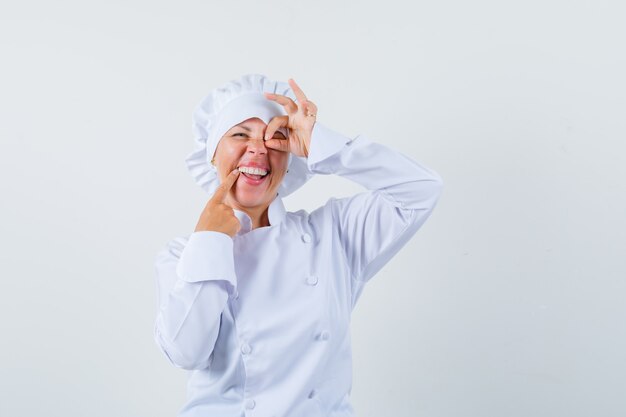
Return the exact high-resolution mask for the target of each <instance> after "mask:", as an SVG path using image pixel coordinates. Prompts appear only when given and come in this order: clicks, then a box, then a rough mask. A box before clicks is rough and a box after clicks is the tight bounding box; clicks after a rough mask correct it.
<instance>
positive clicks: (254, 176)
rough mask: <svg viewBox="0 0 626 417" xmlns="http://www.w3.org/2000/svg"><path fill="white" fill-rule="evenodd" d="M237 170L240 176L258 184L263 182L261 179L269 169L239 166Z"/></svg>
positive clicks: (253, 183)
mask: <svg viewBox="0 0 626 417" xmlns="http://www.w3.org/2000/svg"><path fill="white" fill-rule="evenodd" d="M238 169H239V172H240V173H241V174H242V176H243V177H244V178H245V179H246V180H248V181H246V182H248V183H249V184H252V185H258V184H260V183H262V182H263V180H264V179H265V178H266V177H267V176H268V175H269V173H270V171H269V170H264V169H262V168H252V167H239V168H238Z"/></svg>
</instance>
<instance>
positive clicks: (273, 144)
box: [265, 139, 289, 152]
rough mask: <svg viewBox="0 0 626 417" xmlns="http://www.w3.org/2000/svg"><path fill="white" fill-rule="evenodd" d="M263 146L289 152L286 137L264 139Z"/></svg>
mask: <svg viewBox="0 0 626 417" xmlns="http://www.w3.org/2000/svg"><path fill="white" fill-rule="evenodd" d="M265 147H266V148H270V149H276V150H277V151H281V152H289V140H288V139H268V140H266V141H265Z"/></svg>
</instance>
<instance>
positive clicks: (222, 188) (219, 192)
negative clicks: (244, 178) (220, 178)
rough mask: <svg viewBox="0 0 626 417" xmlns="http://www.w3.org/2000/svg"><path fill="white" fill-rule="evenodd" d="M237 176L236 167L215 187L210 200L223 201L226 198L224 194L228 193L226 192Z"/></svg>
mask: <svg viewBox="0 0 626 417" xmlns="http://www.w3.org/2000/svg"><path fill="white" fill-rule="evenodd" d="M238 176H239V170H238V169H234V170H233V171H231V172H230V174H228V175H227V176H226V178H225V179H224V182H222V183H221V184H220V185H219V186H218V187H217V189H216V190H215V193H214V194H213V198H212V199H211V201H217V202H220V203H223V202H224V200H225V199H226V196H227V195H228V192H229V191H230V189H231V188H232V187H233V184H234V183H235V181H236V180H237V177H238Z"/></svg>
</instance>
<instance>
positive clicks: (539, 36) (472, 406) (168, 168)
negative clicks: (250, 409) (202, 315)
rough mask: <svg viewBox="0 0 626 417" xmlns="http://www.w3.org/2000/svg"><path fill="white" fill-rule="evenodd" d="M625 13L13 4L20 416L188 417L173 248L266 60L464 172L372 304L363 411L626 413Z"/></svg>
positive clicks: (354, 129)
mask: <svg viewBox="0 0 626 417" xmlns="http://www.w3.org/2000/svg"><path fill="white" fill-rule="evenodd" d="M623 4H624V3H623V2H620V1H612V2H610V1H603V0H594V1H590V0H589V1H566V0H560V1H558V0H541V1H538V0H529V1H524V2H522V1H518V2H502V1H495V0H493V1H487V0H477V1H473V2H468V1H460V0H450V1H442V2H432V1H431V2H425V1H420V2H409V1H397V0H391V1H385V2H374V1H349V2H345V1H344V2H341V1H319V0H318V1H296V0H283V1H271V2H253V1H249V2H243V1H231V2H219V3H218V2H210V1H204V2H200V1H195V2H158V1H150V2H148V1H139V0H125V1H111V0H109V1H91V2H85V1H55V2H49V1H43V0H34V1H22V2H15V1H14V2H8V1H7V2H3V3H2V4H1V5H0V47H1V49H0V56H1V65H0V74H1V75H2V76H1V77H0V138H1V148H0V170H1V171H0V173H1V176H0V187H1V188H0V190H1V196H2V204H1V208H0V210H1V212H0V215H1V216H0V219H1V223H0V227H1V229H0V236H1V237H0V239H1V242H0V243H1V251H0V261H1V266H2V279H1V281H0V334H1V339H0V340H1V341H0V366H1V368H0V415H2V416H43V415H46V416H64V417H70V416H77V417H78V416H80V417H82V416H90V417H100V416H102V417H111V416H116V417H126V416H129V417H144V416H146V417H148V416H150V417H167V416H170V417H171V416H175V414H176V412H177V410H178V409H179V408H180V407H181V406H182V404H183V401H184V397H185V389H186V387H185V380H186V375H185V371H181V370H178V369H175V368H173V367H172V366H171V365H169V364H168V363H167V361H166V359H165V358H164V357H162V356H161V353H160V352H159V351H158V348H157V347H156V345H155V344H154V342H153V339H152V326H153V321H154V317H155V292H154V271H153V261H154V256H155V255H156V252H157V251H158V250H159V249H160V248H161V247H163V245H164V244H165V243H166V242H167V241H168V240H169V239H171V238H173V237H175V236H180V235H185V234H188V233H190V232H191V231H192V230H193V227H194V226H195V224H196V221H197V218H198V216H199V214H200V211H201V210H202V208H203V207H204V204H205V199H206V196H205V195H204V194H203V192H202V191H201V190H200V188H199V187H197V186H196V185H195V184H194V183H193V181H192V179H191V177H190V176H189V175H188V174H187V172H186V169H185V166H184V162H183V160H184V157H185V156H186V155H187V153H188V152H190V151H191V149H192V146H193V143H192V137H191V129H190V126H191V111H192V109H193V107H194V106H195V105H196V104H197V103H198V101H199V100H200V99H201V98H202V97H203V96H204V95H205V94H206V93H207V92H208V91H209V90H210V89H212V88H213V87H215V86H217V85H219V84H221V83H223V82H225V81H228V80H230V79H233V78H236V77H238V76H240V75H242V74H245V73H249V72H260V73H265V74H266V75H268V76H269V77H271V78H275V79H282V80H286V79H287V78H288V77H294V78H295V80H296V81H297V82H299V84H300V85H301V86H302V88H303V89H304V91H305V92H306V93H307V95H308V96H309V98H311V99H312V100H313V101H315V102H316V103H317V105H318V107H319V113H318V120H319V121H320V122H323V123H324V124H326V125H327V126H329V127H331V128H333V129H335V130H337V131H340V132H342V133H345V134H347V135H349V136H354V135H356V134H364V135H366V136H368V137H369V138H370V139H372V140H376V141H378V142H381V143H384V144H387V145H388V146H391V147H393V148H395V149H398V150H400V151H402V152H404V153H406V154H407V155H409V156H411V157H412V158H414V159H416V160H417V161H419V162H421V163H423V164H425V165H426V166H428V167H430V168H433V169H434V170H435V171H437V172H438V173H440V174H441V176H442V177H443V179H444V183H445V184H444V192H443V195H442V197H441V200H440V201H439V204H438V206H437V208H436V209H435V211H434V212H433V215H432V216H431V217H430V219H429V220H428V221H427V222H426V224H425V225H424V226H423V227H422V229H421V230H420V231H419V232H418V234H417V235H416V237H415V238H414V239H413V240H412V241H411V242H410V243H409V244H408V245H407V246H406V247H405V248H404V249H403V250H402V251H401V252H400V253H399V254H398V255H397V256H396V257H395V258H394V259H393V260H392V261H391V263H389V264H388V265H387V266H386V267H385V268H384V269H383V270H382V271H381V272H380V273H379V274H378V275H377V276H376V277H375V278H374V279H373V280H372V281H371V283H370V284H369V286H368V287H367V288H366V290H365V292H364V294H363V297H362V299H361V301H360V303H359V305H358V306H357V308H356V310H355V312H354V316H353V318H354V319H353V320H354V321H353V325H352V334H353V344H354V385H353V402H354V406H355V408H356V411H357V415H358V416H360V417H378V416H383V415H385V416H395V417H409V416H411V417H413V416H420V417H421V416H424V417H458V416H471V417H474V416H475V417H501V416H519V417H528V416H533V417H538V416H542V417H543V416H545V417H554V416H568V417H578V416H580V417H583V416H592V415H593V416H605V417H607V416H624V415H626V396H625V395H624V393H625V392H626V355H625V354H624V352H626V330H625V326H624V323H625V322H626V306H625V303H624V299H625V292H626V283H625V277H626V257H625V256H624V253H625V252H626V225H625V220H624V215H625V214H626V187H625V186H624V180H625V179H626V158H625V157H624V152H625V151H626V144H625V141H626V117H625V116H626V98H625V97H626V83H625V81H624V74H626V57H625V55H626V54H625V50H624V39H625V38H626V29H625V25H624V21H625V17H626V8H625V6H624V5H623ZM359 191H361V189H360V188H358V187H357V186H354V185H352V184H349V183H348V182H347V181H345V180H342V179H338V178H333V177H323V178H319V177H318V178H315V179H314V180H312V181H311V182H310V183H309V184H307V185H306V186H305V187H304V188H303V189H301V190H300V191H298V192H297V193H296V194H294V195H293V196H290V197H288V198H287V199H286V201H285V203H286V205H287V209H288V210H291V211H296V210H298V209H300V208H305V209H307V210H312V209H314V208H315V207H317V206H319V205H321V204H323V203H324V202H326V200H327V199H328V198H329V197H330V196H333V195H334V196H343V195H349V194H352V193H355V192H359Z"/></svg>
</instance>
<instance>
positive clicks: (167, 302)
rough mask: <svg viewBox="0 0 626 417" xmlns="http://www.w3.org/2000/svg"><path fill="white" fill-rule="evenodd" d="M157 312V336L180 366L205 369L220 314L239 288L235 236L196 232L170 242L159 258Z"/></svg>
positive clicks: (217, 329) (173, 360) (217, 331)
mask: <svg viewBox="0 0 626 417" xmlns="http://www.w3.org/2000/svg"><path fill="white" fill-rule="evenodd" d="M156 272H157V283H158V312H157V319H156V323H155V328H154V332H155V339H156V341H157V344H158V345H159V347H160V348H161V350H162V351H163V352H164V353H165V355H166V356H167V357H168V359H169V360H170V361H171V362H172V363H173V364H174V365H175V366H178V367H180V368H185V369H198V368H206V367H207V366H209V363H210V355H211V353H212V351H213V346H214V345H215V340H216V339H217V336H218V334H219V325H220V317H221V314H222V311H223V310H224V308H226V305H227V302H228V297H229V295H230V294H232V292H233V291H234V289H235V287H236V279H235V274H234V260H233V254H232V239H231V238H230V237H228V236H227V235H225V234H223V233H218V232H196V233H193V234H192V235H191V236H190V238H189V240H188V242H186V244H183V243H181V242H180V241H178V242H177V241H175V242H173V243H170V245H169V246H168V248H167V249H166V250H164V251H162V252H160V254H159V256H158V257H157V262H156Z"/></svg>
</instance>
